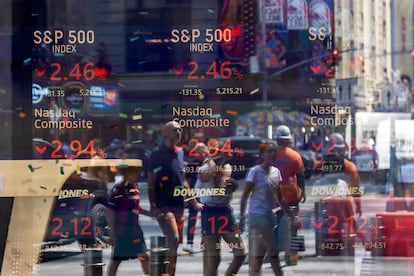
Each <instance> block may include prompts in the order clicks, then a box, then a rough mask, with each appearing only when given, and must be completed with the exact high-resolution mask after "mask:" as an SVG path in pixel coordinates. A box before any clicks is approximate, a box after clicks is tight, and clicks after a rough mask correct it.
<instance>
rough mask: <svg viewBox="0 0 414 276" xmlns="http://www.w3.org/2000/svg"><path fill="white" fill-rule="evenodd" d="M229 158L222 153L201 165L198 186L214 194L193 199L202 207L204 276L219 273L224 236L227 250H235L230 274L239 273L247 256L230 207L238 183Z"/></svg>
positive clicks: (229, 275) (229, 269)
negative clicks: (233, 175) (233, 176)
mask: <svg viewBox="0 0 414 276" xmlns="http://www.w3.org/2000/svg"><path fill="white" fill-rule="evenodd" d="M206 149H207V147H206ZM207 153H208V152H206V154H207ZM227 160H228V157H227V156H224V155H221V156H219V158H218V159H216V161H214V160H212V159H209V160H208V161H207V162H205V163H204V164H203V165H202V166H201V167H200V168H199V174H198V179H197V182H196V185H195V188H196V189H199V190H204V191H205V193H206V194H213V195H206V196H200V198H199V200H200V203H199V202H195V203H194V202H193V204H195V206H196V208H197V209H201V229H202V233H203V238H202V246H203V248H204V250H203V271H204V276H218V267H219V265H220V261H221V249H223V248H222V244H221V238H223V240H224V241H225V242H226V244H225V246H226V247H225V249H229V250H231V251H232V253H233V260H232V261H231V263H230V265H229V266H228V268H227V270H226V273H225V275H226V276H233V275H236V274H237V273H238V272H239V270H240V267H241V266H242V264H243V261H244V259H245V258H246V254H245V250H244V249H245V245H244V243H243V241H242V239H241V236H240V231H239V230H238V227H237V224H236V221H235V219H234V216H233V209H232V208H231V206H230V200H231V198H232V194H233V192H234V191H235V190H236V189H237V187H238V183H237V182H236V180H234V179H233V178H231V170H232V168H231V166H230V164H228V163H227Z"/></svg>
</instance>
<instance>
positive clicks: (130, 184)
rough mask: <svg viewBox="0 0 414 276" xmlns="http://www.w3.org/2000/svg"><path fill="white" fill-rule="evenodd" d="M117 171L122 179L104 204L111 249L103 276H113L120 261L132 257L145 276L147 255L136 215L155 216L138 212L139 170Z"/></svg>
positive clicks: (145, 212) (147, 267) (144, 211)
mask: <svg viewBox="0 0 414 276" xmlns="http://www.w3.org/2000/svg"><path fill="white" fill-rule="evenodd" d="M118 170H119V171H120V173H121V174H122V176H123V179H122V180H121V181H120V182H118V183H116V184H115V185H114V187H113V188H112V190H111V193H110V196H109V202H108V207H109V212H108V214H109V224H110V227H111V230H110V237H111V238H110V243H112V245H113V247H112V255H111V261H110V263H109V265H108V271H107V275H108V276H115V275H116V272H117V270H118V267H119V265H120V263H121V261H123V260H129V259H134V258H138V259H139V260H140V261H141V266H142V271H143V274H144V275H149V274H150V267H149V252H148V249H147V247H146V244H145V240H144V234H143V232H142V229H141V227H140V225H139V214H143V215H146V216H155V215H156V214H155V213H154V212H150V211H148V210H145V209H142V208H141V207H140V205H139V200H140V197H139V190H138V185H137V181H138V178H139V176H140V172H141V168H140V167H134V166H128V165H121V166H120V167H119V168H118Z"/></svg>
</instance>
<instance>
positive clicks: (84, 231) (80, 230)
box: [52, 217, 92, 236]
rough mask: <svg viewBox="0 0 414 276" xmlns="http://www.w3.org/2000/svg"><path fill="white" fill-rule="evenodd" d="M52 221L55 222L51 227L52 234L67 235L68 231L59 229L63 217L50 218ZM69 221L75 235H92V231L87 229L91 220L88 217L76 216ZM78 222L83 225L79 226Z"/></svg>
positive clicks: (90, 224)
mask: <svg viewBox="0 0 414 276" xmlns="http://www.w3.org/2000/svg"><path fill="white" fill-rule="evenodd" d="M52 222H53V223H55V222H56V223H57V225H56V226H55V227H54V228H53V229H52V235H53V236H64V235H65V236H68V235H69V234H70V233H68V232H66V233H63V232H62V231H60V230H61V228H62V226H63V219H62V218H59V217H56V218H53V219H52ZM70 223H71V224H72V225H73V235H74V236H77V235H79V233H80V235H81V236H91V235H92V231H88V229H90V227H91V226H92V220H91V218H89V217H83V218H78V217H74V218H73V219H71V220H70ZM79 224H83V226H80V225H79Z"/></svg>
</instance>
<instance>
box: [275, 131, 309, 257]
mask: <svg viewBox="0 0 414 276" xmlns="http://www.w3.org/2000/svg"><path fill="white" fill-rule="evenodd" d="M276 141H277V145H278V147H277V152H276V160H275V162H274V163H273V166H275V167H276V168H278V169H279V170H280V173H281V175H282V180H281V182H280V185H279V187H280V192H281V193H280V197H279V199H278V200H277V202H279V203H280V207H281V210H280V211H278V212H277V224H278V226H279V227H277V228H276V229H277V231H275V235H276V239H278V240H279V243H281V242H282V241H287V244H288V246H289V245H290V240H287V239H290V237H293V236H297V232H298V231H297V230H298V229H297V224H296V219H297V217H298V214H299V202H302V203H304V202H305V201H306V193H305V166H304V165H303V161H302V157H301V156H300V154H299V153H298V152H297V151H295V150H294V149H292V144H293V141H292V134H291V132H290V129H289V127H287V126H285V125H281V126H279V127H278V128H277V129H276ZM284 216H287V217H286V218H288V217H289V218H290V219H289V220H287V219H285V220H282V219H283V217H284ZM282 222H283V223H282ZM284 223H290V224H291V225H290V227H288V229H291V233H284V230H285V229H286V227H285V225H284ZM285 247H286V246H285ZM284 250H285V260H286V263H287V264H288V265H293V264H296V263H297V260H298V258H299V255H298V253H297V252H296V251H291V250H290V248H284Z"/></svg>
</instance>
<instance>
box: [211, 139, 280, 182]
mask: <svg viewBox="0 0 414 276" xmlns="http://www.w3.org/2000/svg"><path fill="white" fill-rule="evenodd" d="M217 140H218V141H219V144H220V145H223V144H224V143H226V141H230V142H231V158H230V160H229V163H230V164H231V165H232V167H233V171H232V177H234V178H235V179H241V178H243V177H245V175H246V173H247V172H248V170H249V169H250V168H251V167H253V166H255V165H257V164H258V162H259V156H260V150H259V145H260V143H262V142H263V141H266V142H274V141H273V140H270V139H265V138H262V137H257V136H230V137H221V138H218V139H217Z"/></svg>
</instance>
